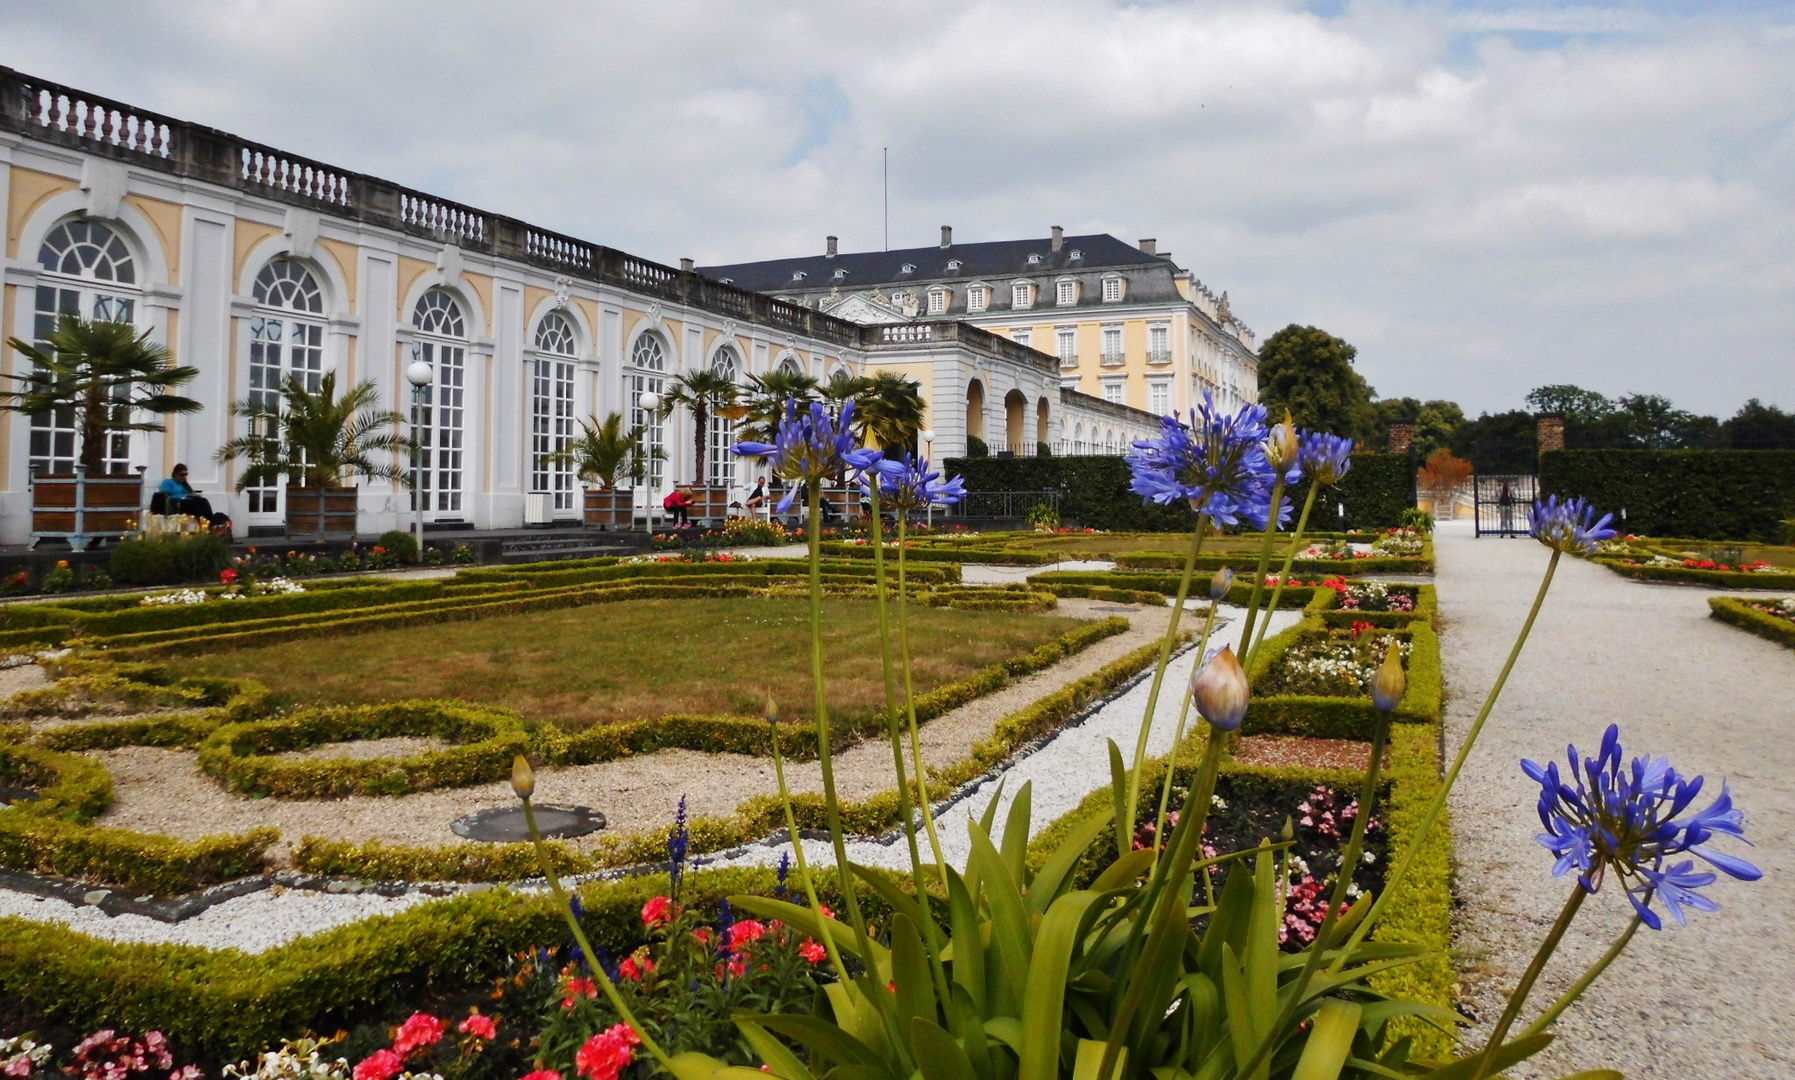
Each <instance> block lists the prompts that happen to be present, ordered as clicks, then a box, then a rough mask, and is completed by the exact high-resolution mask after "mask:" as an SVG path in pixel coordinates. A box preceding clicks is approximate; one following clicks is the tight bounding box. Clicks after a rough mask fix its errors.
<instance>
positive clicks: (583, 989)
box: [561, 975, 598, 1009]
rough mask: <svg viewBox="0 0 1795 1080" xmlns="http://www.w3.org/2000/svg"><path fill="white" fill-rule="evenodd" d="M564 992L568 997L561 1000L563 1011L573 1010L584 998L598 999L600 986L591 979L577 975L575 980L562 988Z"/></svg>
mask: <svg viewBox="0 0 1795 1080" xmlns="http://www.w3.org/2000/svg"><path fill="white" fill-rule="evenodd" d="M562 991H563V992H564V993H565V994H566V995H567V996H566V997H564V998H562V999H561V1007H562V1008H563V1009H571V1008H573V1007H574V1004H575V1003H576V1002H578V1001H579V1000H580V999H581V998H583V997H589V998H595V997H597V996H598V984H597V983H595V982H593V981H592V980H591V979H588V978H586V977H585V976H584V975H575V976H574V977H573V978H571V979H568V980H567V985H566V986H564V987H562Z"/></svg>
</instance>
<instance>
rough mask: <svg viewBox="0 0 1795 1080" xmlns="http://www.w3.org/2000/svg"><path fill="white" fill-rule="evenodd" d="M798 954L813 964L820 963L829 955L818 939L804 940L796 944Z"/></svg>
mask: <svg viewBox="0 0 1795 1080" xmlns="http://www.w3.org/2000/svg"><path fill="white" fill-rule="evenodd" d="M798 955H799V956H802V957H803V958H804V959H806V960H808V961H810V962H811V963H813V964H820V963H822V962H823V958H824V957H826V956H828V955H829V950H828V949H825V948H823V945H822V942H820V941H806V942H805V943H804V944H802V945H800V946H798Z"/></svg>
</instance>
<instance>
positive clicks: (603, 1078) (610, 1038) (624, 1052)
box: [573, 1024, 642, 1080]
mask: <svg viewBox="0 0 1795 1080" xmlns="http://www.w3.org/2000/svg"><path fill="white" fill-rule="evenodd" d="M641 1042H642V1040H641V1039H639V1038H638V1037H637V1036H636V1033H635V1031H634V1030H633V1029H632V1028H631V1027H630V1026H629V1025H628V1024H617V1025H616V1026H614V1027H610V1028H607V1029H605V1030H604V1031H601V1032H599V1033H598V1034H597V1035H594V1036H592V1037H591V1038H590V1039H587V1040H586V1045H584V1046H582V1047H580V1050H579V1053H577V1054H575V1055H574V1058H573V1063H574V1067H575V1068H576V1069H578V1070H579V1073H580V1075H581V1076H583V1077H586V1080H617V1074H618V1073H621V1072H622V1071H623V1067H624V1066H625V1065H628V1064H629V1063H630V1061H631V1060H632V1059H634V1057H635V1048H636V1047H637V1046H639V1045H641Z"/></svg>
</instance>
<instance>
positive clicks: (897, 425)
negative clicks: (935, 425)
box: [854, 371, 929, 457]
mask: <svg viewBox="0 0 1795 1080" xmlns="http://www.w3.org/2000/svg"><path fill="white" fill-rule="evenodd" d="M928 410H929V407H928V405H927V403H925V402H924V401H923V399H922V390H921V387H920V386H919V384H917V383H914V382H911V381H910V380H909V379H906V378H904V377H903V376H902V375H898V374H896V373H895V372H890V371H882V372H880V373H879V374H877V375H874V376H872V377H871V378H869V379H867V380H866V388H865V389H864V390H863V391H862V392H861V394H860V397H859V400H858V402H857V404H855V406H854V434H856V435H858V436H859V437H860V441H861V442H862V443H864V444H866V445H869V446H876V447H878V448H879V449H881V450H883V451H885V454H886V456H888V457H901V456H903V455H904V454H914V453H915V452H916V433H917V432H919V431H921V430H922V429H923V421H924V419H925V418H926V417H927V415H928Z"/></svg>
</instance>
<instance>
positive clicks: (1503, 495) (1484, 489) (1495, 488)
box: [1471, 473, 1539, 536]
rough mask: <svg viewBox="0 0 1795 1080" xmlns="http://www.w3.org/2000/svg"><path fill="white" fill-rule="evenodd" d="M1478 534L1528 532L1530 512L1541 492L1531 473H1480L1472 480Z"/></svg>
mask: <svg viewBox="0 0 1795 1080" xmlns="http://www.w3.org/2000/svg"><path fill="white" fill-rule="evenodd" d="M1471 485H1472V498H1473V502H1474V506H1475V509H1476V522H1477V524H1476V532H1477V535H1478V536H1526V535H1527V534H1528V525H1527V512H1528V510H1530V509H1532V507H1533V500H1534V497H1535V496H1536V495H1537V494H1538V493H1539V477H1537V476H1533V475H1531V474H1528V473H1495V474H1491V475H1483V474H1478V475H1477V476H1474V477H1473V478H1472V481H1471Z"/></svg>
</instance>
